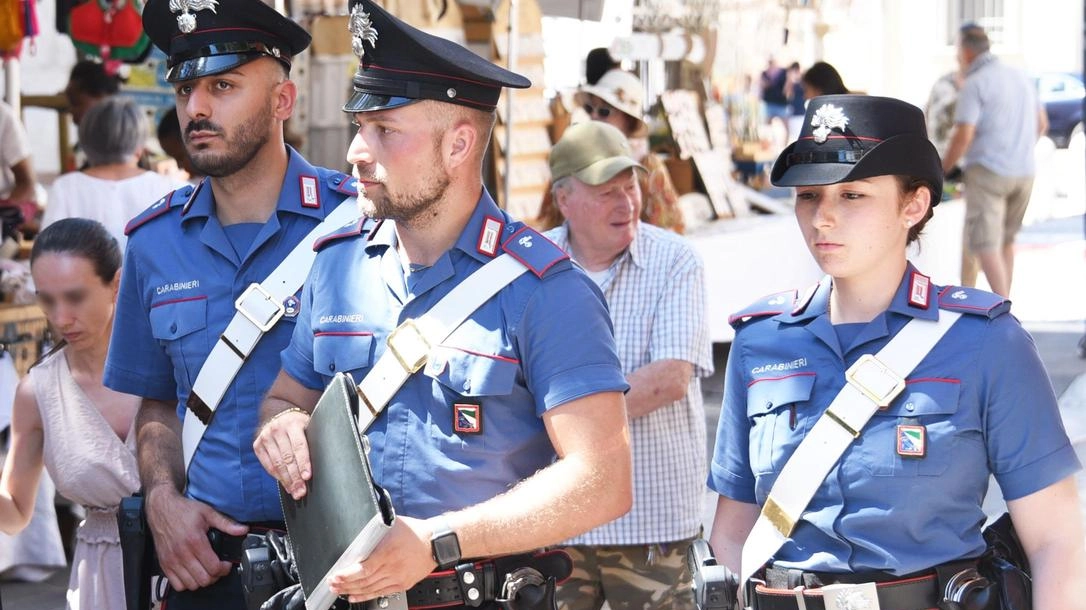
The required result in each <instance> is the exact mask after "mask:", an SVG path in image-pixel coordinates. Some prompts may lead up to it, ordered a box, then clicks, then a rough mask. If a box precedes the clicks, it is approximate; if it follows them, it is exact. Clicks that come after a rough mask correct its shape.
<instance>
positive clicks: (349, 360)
mask: <svg viewBox="0 0 1086 610" xmlns="http://www.w3.org/2000/svg"><path fill="white" fill-rule="evenodd" d="M488 229H489V231H488ZM495 231H496V234H495V233H494V232H495ZM395 244H396V236H395V227H394V225H393V223H392V222H388V221H385V222H381V223H379V224H377V223H374V222H373V221H366V222H365V223H364V224H360V225H359V226H358V227H355V228H352V229H350V230H348V231H345V232H344V233H343V234H342V235H339V236H333V237H331V238H328V239H327V240H326V241H325V243H324V244H323V245H321V246H318V247H319V248H320V251H319V252H318V254H317V261H316V263H314V266H313V270H312V272H311V274H310V277H309V279H308V280H307V281H306V285H305V289H304V291H303V293H302V314H301V315H300V316H299V317H298V322H297V324H296V327H295V330H294V338H293V339H292V340H291V343H290V347H289V348H287V349H286V350H285V351H284V352H283V370H285V371H286V372H287V373H288V374H289V375H290V376H291V377H293V378H294V379H296V380H298V381H299V382H300V383H301V384H303V385H305V386H306V387H309V388H312V389H323V388H324V387H325V385H326V384H327V382H328V381H329V380H330V379H331V377H332V375H333V374H335V373H337V372H349V373H350V374H351V376H352V377H353V378H354V379H355V381H356V382H357V381H359V380H360V379H362V377H363V376H365V374H366V373H368V372H369V370H370V367H372V366H373V364H374V363H375V362H376V360H377V358H379V357H380V356H381V354H382V353H383V352H384V351H385V340H386V338H387V336H388V333H389V332H390V331H391V330H392V329H394V328H395V327H396V326H397V325H399V324H400V323H401V322H403V321H404V320H407V319H410V318H417V317H419V316H421V315H422V314H424V313H426V312H427V311H429V310H430V308H431V307H433V306H434V305H435V304H436V303H437V302H438V301H440V300H441V298H442V297H444V296H445V295H446V294H447V293H448V292H449V291H450V290H451V289H452V288H453V287H454V286H455V285H457V284H458V283H460V281H462V280H463V279H464V278H466V277H467V276H469V275H470V274H472V273H473V272H475V271H476V270H477V269H479V268H480V267H481V266H482V265H484V264H485V263H486V262H488V261H490V260H491V259H492V258H493V257H494V256H495V255H497V254H501V253H502V251H503V250H505V251H512V253H513V254H514V256H517V257H518V258H521V259H523V260H524V261H525V262H526V263H527V264H528V267H529V271H528V272H526V273H525V274H523V275H521V276H520V277H518V278H517V279H515V280H514V281H513V282H512V283H511V284H509V285H508V286H506V287H505V288H503V289H502V290H501V291H500V292H499V293H498V294H497V295H495V296H494V297H492V298H491V299H490V300H489V301H487V302H486V303H484V304H483V305H482V306H481V307H480V308H479V309H477V310H476V311H475V312H474V313H473V314H472V315H471V316H470V317H469V318H468V320H467V321H465V322H464V323H463V324H462V325H461V326H460V327H458V328H457V329H456V330H455V331H454V332H453V333H452V334H451V335H450V336H449V338H448V339H446V340H445V341H444V342H443V344H442V345H440V346H439V347H437V348H436V349H434V350H433V353H432V354H431V358H430V361H429V362H428V363H427V365H426V366H425V367H424V368H423V369H422V370H421V371H419V372H417V373H415V374H414V375H413V376H411V377H410V378H409V379H408V381H407V382H406V383H405V384H404V386H403V387H402V388H401V389H400V391H399V393H398V394H397V395H396V396H395V397H394V398H393V400H392V401H391V402H390V403H389V405H388V407H387V409H386V410H385V412H383V413H382V414H381V415H380V416H379V417H378V418H377V420H376V421H375V422H374V424H373V425H372V426H371V427H370V429H369V432H368V436H369V439H370V443H371V446H372V451H371V452H370V459H371V461H372V465H373V471H374V477H375V479H376V480H377V482H378V483H379V484H381V485H382V486H383V487H384V488H385V489H386V490H388V492H389V494H390V496H391V498H392V502H393V505H394V506H395V507H396V511H397V512H398V513H400V514H403V515H407V516H411V517H420V518H426V517H430V516H433V515H436V514H440V513H442V512H445V511H449V510H455V509H459V508H463V507H465V506H470V505H473V504H476V503H478V502H481V501H483V500H487V499H489V498H491V497H493V496H495V495H498V494H499V493H502V492H504V491H507V490H508V489H509V488H510V487H512V486H513V485H514V484H515V483H516V482H518V481H520V480H521V479H524V478H527V477H529V476H531V475H532V474H533V473H535V472H536V471H537V470H539V469H540V468H543V467H545V466H547V465H548V464H550V463H551V462H552V461H553V460H554V459H555V452H554V448H553V447H552V446H551V443H550V440H549V438H548V436H547V432H546V429H545V427H544V425H543V420H542V419H541V416H542V415H543V414H544V412H546V411H547V410H548V409H552V408H555V407H558V406H560V405H562V404H564V403H567V402H569V401H572V400H576V399H578V398H581V397H584V396H588V395H591V394H595V393H599V392H606V391H625V390H626V389H627V388H628V386H627V384H626V381H625V379H624V377H623V375H622V372H621V368H620V365H619V361H618V357H617V355H616V353H615V344H614V335H613V330H612V327H611V321H610V317H609V316H608V314H607V309H606V305H605V303H604V299H603V296H602V295H601V294H600V292H599V289H598V288H596V286H595V285H594V284H593V283H592V281H591V280H589V279H588V277H587V276H585V274H584V273H582V272H581V271H580V270H578V269H576V268H575V267H574V266H573V265H572V263H571V262H570V261H569V259H568V258H567V257H566V256H565V254H564V253H563V252H562V251H561V249H559V248H558V247H557V246H555V245H554V244H553V243H551V242H549V241H547V240H546V239H545V238H544V237H543V236H542V235H540V234H538V233H536V232H534V231H532V230H531V229H529V228H527V227H525V226H524V225H523V224H521V223H516V222H513V221H511V220H510V219H509V217H508V216H506V214H505V213H504V212H503V211H501V210H499V209H498V207H497V206H496V205H495V204H494V201H493V200H492V199H491V198H490V196H489V195H488V194H486V192H485V191H484V193H483V196H482V198H481V199H480V201H479V203H478V204H477V206H476V208H475V211H474V213H473V215H472V217H471V219H470V220H469V222H468V224H467V226H466V227H465V229H464V231H463V233H462V234H461V235H460V238H459V239H458V241H457V242H456V244H455V245H454V246H453V247H452V248H451V249H450V250H449V251H447V252H445V253H444V254H443V255H441V257H440V258H439V259H438V260H437V261H436V262H435V263H434V264H433V265H432V266H431V267H428V268H425V269H422V270H413V271H412V272H411V273H410V274H408V275H407V276H406V278H405V274H404V270H403V267H402V265H401V262H400V259H399V257H398V255H397V253H396V247H395Z"/></svg>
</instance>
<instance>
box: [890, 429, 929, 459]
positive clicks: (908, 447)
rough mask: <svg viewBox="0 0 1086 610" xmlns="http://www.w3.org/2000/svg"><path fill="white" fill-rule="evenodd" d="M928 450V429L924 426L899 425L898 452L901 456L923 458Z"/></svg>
mask: <svg viewBox="0 0 1086 610" xmlns="http://www.w3.org/2000/svg"><path fill="white" fill-rule="evenodd" d="M927 450H928V437H927V431H926V430H925V429H924V426H910V425H905V424H902V425H900V426H898V427H897V454H898V455H900V456H901V457H916V458H922V457H924V454H926V453H927Z"/></svg>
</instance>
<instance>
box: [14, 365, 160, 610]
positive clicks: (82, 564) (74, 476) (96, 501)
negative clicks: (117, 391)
mask: <svg viewBox="0 0 1086 610" xmlns="http://www.w3.org/2000/svg"><path fill="white" fill-rule="evenodd" d="M64 351H65V350H63V349H62V350H59V351H57V352H56V353H54V354H52V355H50V356H49V357H47V358H46V359H44V360H43V361H42V362H41V363H39V364H38V365H37V366H35V367H34V368H32V369H31V370H30V373H29V374H30V375H31V376H32V379H33V381H34V394H35V397H36V398H37V401H38V409H39V410H40V411H41V419H42V429H43V431H44V438H45V445H44V448H43V457H44V461H45V468H46V470H48V471H49V475H50V476H51V477H52V478H53V482H54V483H55V484H56V488H57V491H58V492H59V493H60V494H62V495H63V496H65V497H66V498H68V499H69V500H71V501H72V502H77V503H79V504H81V505H83V507H84V508H86V511H87V517H86V519H85V520H84V521H83V522H82V523H80V524H79V528H78V529H77V530H76V534H75V535H76V547H75V557H74V558H73V560H72V574H71V577H70V578H69V580H68V608H70V609H72V610H79V609H80V608H82V609H84V610H91V609H98V608H124V607H125V601H124V574H123V571H122V566H123V564H122V560H121V547H120V536H119V535H118V533H117V507H118V506H119V505H120V503H121V499H122V498H124V497H126V496H129V495H132V494H133V493H134V492H135V491H136V490H137V489H139V471H138V469H137V467H136V455H135V442H136V439H135V434H134V433H133V432H132V430H131V429H130V430H129V433H128V439H127V441H122V440H121V439H120V438H119V437H118V436H117V434H116V433H115V432H114V431H113V428H112V427H111V426H110V425H109V422H107V421H106V420H105V418H104V417H102V414H101V413H100V412H99V410H98V408H97V407H95V405H94V404H93V403H92V402H91V401H90V399H89V398H87V395H86V394H85V393H84V392H83V390H82V388H80V387H79V385H78V384H77V383H76V382H75V379H74V378H73V377H72V373H71V370H70V369H69V368H68V360H67V358H65V357H64Z"/></svg>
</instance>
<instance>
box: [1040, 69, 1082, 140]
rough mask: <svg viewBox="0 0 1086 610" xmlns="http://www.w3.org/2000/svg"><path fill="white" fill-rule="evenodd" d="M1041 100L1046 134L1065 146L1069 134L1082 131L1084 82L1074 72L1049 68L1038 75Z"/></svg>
mask: <svg viewBox="0 0 1086 610" xmlns="http://www.w3.org/2000/svg"><path fill="white" fill-rule="evenodd" d="M1037 89H1038V91H1039V93H1040V98H1041V103H1042V104H1044V107H1045V112H1047V113H1048V137H1049V138H1052V141H1053V142H1055V144H1056V146H1058V147H1060V148H1066V147H1067V144H1068V142H1070V140H1071V134H1072V133H1076V132H1078V131H1082V104H1083V99H1084V98H1086V86H1084V85H1083V83H1082V78H1081V77H1080V76H1078V75H1076V74H1070V73H1062V72H1052V73H1046V74H1041V75H1040V76H1038V77H1037Z"/></svg>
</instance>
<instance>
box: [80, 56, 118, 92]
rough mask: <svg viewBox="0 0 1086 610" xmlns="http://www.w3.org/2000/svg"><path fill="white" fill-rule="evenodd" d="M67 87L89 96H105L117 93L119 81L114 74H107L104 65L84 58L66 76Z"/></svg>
mask: <svg viewBox="0 0 1086 610" xmlns="http://www.w3.org/2000/svg"><path fill="white" fill-rule="evenodd" d="M68 88H69V89H70V90H74V91H79V92H81V93H85V94H87V95H89V96H91V97H105V96H107V95H113V94H115V93H117V91H119V90H120V88H121V82H120V79H119V78H117V77H116V76H111V75H110V74H108V73H107V72H106V68H105V66H104V65H102V64H100V63H98V62H96V61H93V60H89V59H84V60H83V61H80V62H79V63H77V64H75V66H74V67H73V68H72V72H71V74H70V75H69V76H68Z"/></svg>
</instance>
